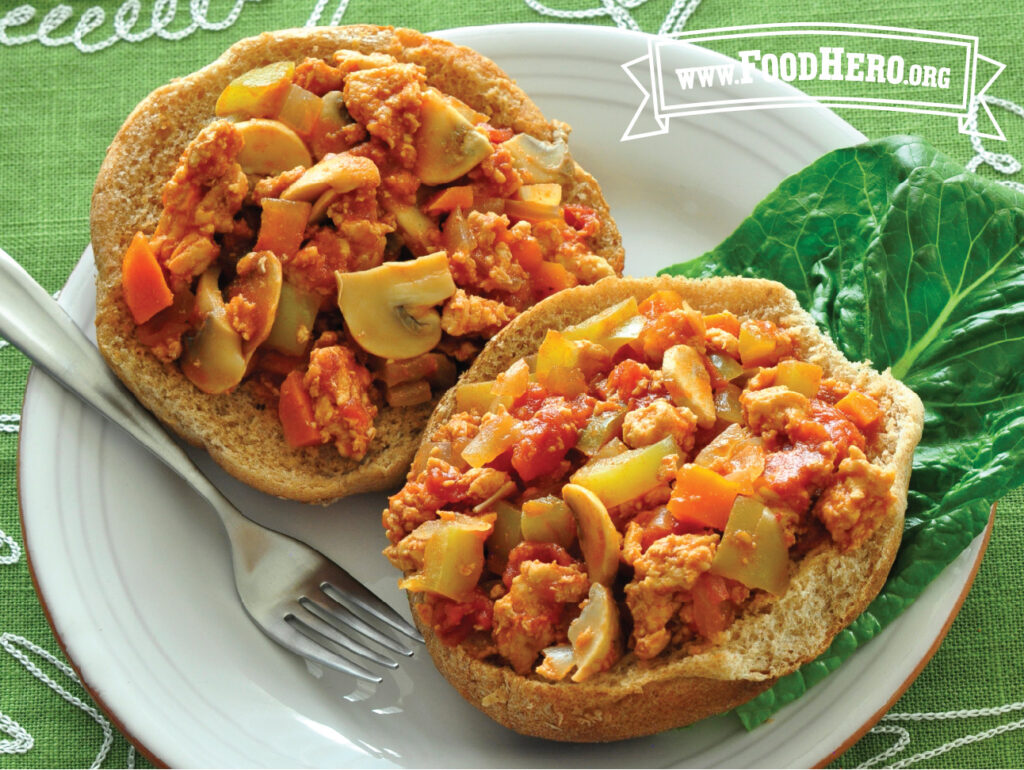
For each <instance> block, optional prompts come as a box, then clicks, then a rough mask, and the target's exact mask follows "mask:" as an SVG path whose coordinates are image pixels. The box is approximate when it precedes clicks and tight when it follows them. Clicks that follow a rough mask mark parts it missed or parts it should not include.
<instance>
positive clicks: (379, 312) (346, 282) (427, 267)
mask: <svg viewBox="0 0 1024 770" xmlns="http://www.w3.org/2000/svg"><path fill="white" fill-rule="evenodd" d="M335 277H336V278H337V280H338V307H339V308H340V309H341V314H342V316H344V318H345V324H346V325H347V326H348V330H349V333H350V334H351V335H352V338H353V339H354V340H355V341H356V343H358V344H359V346H360V347H362V348H363V349H364V350H366V351H367V352H368V353H372V354H374V355H376V356H380V357H381V358H412V357H413V356H418V355H421V354H423V353H426V352H428V351H429V350H431V349H432V348H433V347H434V346H435V345H437V343H438V342H440V340H441V315H440V313H438V312H437V310H436V309H435V308H434V305H438V304H440V303H441V302H443V301H444V300H446V299H447V298H448V297H450V296H451V295H452V294H454V293H455V282H454V281H453V280H452V275H451V272H450V271H449V270H448V255H447V254H445V252H443V251H439V252H436V253H434V254H429V255H427V256H425V257H419V258H418V259H414V260H410V261H408V262H385V263H384V264H383V265H380V266H378V267H374V268H371V269H370V270H361V271H359V272H356V273H342V272H337V273H335Z"/></svg>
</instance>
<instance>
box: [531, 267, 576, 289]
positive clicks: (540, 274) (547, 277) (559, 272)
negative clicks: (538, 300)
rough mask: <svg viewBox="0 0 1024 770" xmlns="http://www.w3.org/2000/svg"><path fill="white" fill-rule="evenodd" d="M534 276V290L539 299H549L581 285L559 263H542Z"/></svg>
mask: <svg viewBox="0 0 1024 770" xmlns="http://www.w3.org/2000/svg"><path fill="white" fill-rule="evenodd" d="M532 276H533V288H534V291H535V292H536V293H537V296H539V297H547V296H549V295H551V294H554V293H556V292H559V291H561V290H562V289H568V288H569V287H571V286H575V285H576V284H577V283H579V281H577V280H576V276H574V275H573V274H572V273H570V272H569V271H568V270H566V269H565V268H564V267H562V266H561V265H560V264H558V263H557V262H541V263H540V265H538V266H537V269H536V270H534V271H533V273H532Z"/></svg>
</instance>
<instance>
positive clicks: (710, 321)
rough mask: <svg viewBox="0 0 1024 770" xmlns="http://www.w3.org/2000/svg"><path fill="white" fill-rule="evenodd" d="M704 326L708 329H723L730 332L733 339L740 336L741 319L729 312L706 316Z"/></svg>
mask: <svg viewBox="0 0 1024 770" xmlns="http://www.w3.org/2000/svg"><path fill="white" fill-rule="evenodd" d="M704 326H705V327H706V328H708V329H721V330H722V331H726V332H729V334H731V335H732V336H733V337H739V336H740V319H738V318H737V317H736V316H734V315H733V314H732V313H730V312H729V311H728V310H726V311H725V312H723V313H711V314H710V315H706V316H704Z"/></svg>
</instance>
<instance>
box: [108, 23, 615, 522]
mask: <svg viewBox="0 0 1024 770" xmlns="http://www.w3.org/2000/svg"><path fill="white" fill-rule="evenodd" d="M340 49H349V50H354V51H357V52H359V53H365V54H369V53H374V52H377V53H385V54H390V55H391V56H394V57H395V58H396V59H398V60H399V61H402V62H410V63H414V64H418V65H421V66H422V67H424V68H425V70H426V73H427V81H428V83H429V84H430V85H433V86H435V87H437V88H438V89H439V90H441V91H442V92H444V93H447V94H450V95H453V96H456V97H458V98H459V99H461V100H462V101H464V102H466V103H467V104H469V105H470V106H471V107H473V109H475V110H477V111H478V112H481V113H483V114H485V115H487V116H488V119H489V122H490V123H491V125H493V126H495V127H496V128H502V127H508V128H512V129H513V130H515V131H516V132H525V133H529V134H532V135H534V136H536V137H538V138H540V139H545V140H550V139H551V138H552V137H553V136H554V135H555V134H556V132H563V131H565V130H566V129H567V128H568V127H567V126H565V125H564V124H560V123H557V122H553V121H549V120H547V119H546V118H545V117H544V116H543V115H542V114H541V112H540V110H539V109H538V108H537V106H536V105H534V104H533V102H532V101H530V99H529V97H527V95H526V94H525V93H523V91H522V90H521V89H519V88H518V87H517V86H516V85H515V83H514V82H513V81H512V80H511V79H510V78H509V77H508V76H507V75H506V74H505V73H504V72H502V70H501V69H499V68H498V66H497V65H495V64H494V63H493V62H492V61H490V60H489V59H486V58H485V57H483V56H481V55H480V54H477V53H475V52H474V51H471V50H470V49H468V48H465V47H462V46H457V45H453V44H451V43H448V42H445V41H441V40H437V39H434V38H430V37H427V36H425V35H422V34H420V33H418V32H415V31H412V30H407V29H391V28H383V27H375V26H365V25H363V26H347V27H333V28H331V27H319V28H313V29H294V30H284V31H280V32H270V33H265V34H262V35H259V36H257V37H253V38H249V39H246V40H242V41H240V42H238V43H236V44H235V45H233V46H232V47H231V48H229V49H228V50H227V51H226V52H225V53H224V54H223V55H222V56H221V57H220V58H219V59H217V60H216V61H215V62H213V63H212V64H210V65H208V66H207V67H204V68H203V69H201V70H199V71H198V72H196V73H194V74H192V75H188V76H187V77H183V78H180V79H178V80H174V81H172V82H171V83H169V84H167V85H165V86H163V87H161V88H159V89H157V90H156V91H154V92H153V93H152V94H150V95H149V96H148V97H147V98H146V99H145V100H143V101H142V103H140V104H139V105H138V107H136V108H135V110H134V111H133V112H132V113H131V114H130V115H129V116H128V118H127V120H126V121H125V123H124V125H123V126H122V127H121V129H120V130H119V131H118V133H117V135H116V136H115V138H114V140H113V142H112V143H111V145H110V147H109V149H108V151H107V155H106V158H105V160H104V161H103V164H102V166H101V168H100V171H99V176H98V178H97V180H96V185H95V188H94V191H93V197H92V208H91V213H90V229H91V236H92V246H93V251H94V252H95V258H96V268H97V272H98V276H97V284H96V288H97V294H96V337H97V340H98V342H99V347H100V351H101V352H102V353H103V356H104V357H105V358H106V360H107V362H108V364H109V365H110V367H111V368H112V369H113V370H114V372H115V373H116V374H117V375H118V377H120V379H121V380H122V381H123V382H124V383H125V384H126V385H127V387H128V388H129V389H130V390H131V391H132V392H133V393H134V394H135V396H136V397H137V398H138V399H139V401H141V402H142V404H143V405H145V406H146V407H147V408H148V409H149V410H151V411H152V412H153V413H154V414H155V415H156V416H157V418H158V419H160V420H161V422H163V423H164V424H165V425H167V426H168V427H170V428H171V429H173V430H174V431H175V432H176V433H178V434H179V435H180V436H181V437H182V438H184V439H185V440H187V441H188V442H190V443H192V444H195V445H199V446H202V447H205V448H206V449H207V451H209V453H210V454H211V456H212V457H213V458H214V459H215V460H216V461H217V462H218V463H219V464H220V465H221V466H223V467H224V468H225V469H226V470H227V471H228V472H229V473H231V474H232V475H234V476H236V477H237V478H239V479H241V480H242V481H244V482H246V483H247V484H250V485H251V486H253V487H256V488H257V489H260V490H262V491H264V492H267V493H270V494H273V495H277V496H280V497H287V498H290V499H294V500H300V501H304V502H311V503H327V502H330V501H332V500H335V499H337V498H340V497H343V496H345V495H350V494H354V493H358V492H366V491H371V490H380V489H385V488H387V487H389V486H391V485H393V484H395V483H397V482H399V481H400V480H401V478H402V475H403V474H404V473H405V471H406V470H407V468H408V466H409V463H410V462H411V460H412V457H413V454H414V453H415V449H416V446H417V444H418V442H419V439H420V433H421V431H422V429H423V426H424V425H425V423H426V421H427V419H428V418H429V416H430V413H431V410H432V409H433V407H434V404H433V403H426V404H421V405H417V406H412V407H405V408H391V407H388V406H386V405H384V406H382V407H381V408H380V413H379V415H378V417H377V419H376V421H375V425H376V428H377V435H376V438H374V440H373V442H372V443H371V445H370V449H369V452H368V454H367V455H366V457H365V458H364V459H363V460H362V461H354V460H351V459H347V458H343V457H341V456H340V455H339V454H338V451H337V450H336V449H335V448H334V446H333V445H330V444H328V445H324V446H321V447H314V448H306V449H299V450H293V449H291V448H289V447H288V445H287V443H286V442H285V439H284V433H283V432H282V429H281V426H280V423H279V421H278V419H277V416H276V415H275V414H273V413H271V412H268V410H267V409H266V408H265V405H264V403H263V402H262V401H261V400H260V399H259V398H258V397H256V395H255V394H254V393H253V392H252V391H251V390H250V389H249V388H248V387H247V386H246V385H245V384H244V383H243V385H242V386H240V387H239V388H238V389H236V390H235V391H234V392H231V393H229V394H225V395H219V396H211V395H207V394H205V393H202V392H200V391H199V390H198V389H197V388H196V387H194V386H193V385H192V383H191V382H189V381H188V379H186V378H185V377H184V375H182V374H181V372H180V370H179V369H178V367H177V366H176V365H165V364H162V363H160V361H158V360H157V359H156V358H155V357H154V356H152V355H151V354H150V353H149V352H148V351H147V349H146V348H145V347H144V346H142V345H141V344H140V343H139V342H138V340H137V339H136V336H135V324H134V323H133V321H132V318H131V315H130V314H129V312H128V308H127V306H126V305H125V303H124V301H123V298H122V291H121V260H122V258H123V256H124V252H125V249H126V248H127V246H128V244H129V242H130V240H131V238H132V236H133V235H134V234H135V232H136V231H138V230H142V231H143V232H147V233H151V232H152V231H153V229H154V228H155V226H156V223H157V220H158V218H159V216H160V212H161V210H162V203H161V190H162V188H163V185H164V183H165V182H166V181H167V179H169V178H170V176H171V175H172V173H173V171H174V169H175V166H176V165H177V163H178V158H179V156H180V155H181V153H182V151H183V150H184V148H185V146H186V145H187V144H188V142H189V141H191V139H192V138H193V137H194V136H195V135H196V133H197V132H198V131H199V130H200V129H201V128H202V127H203V126H204V125H205V124H206V123H207V122H208V121H209V120H211V118H212V117H213V115H214V105H215V103H216V101H217V97H218V95H219V94H220V92H221V91H222V90H223V88H224V87H225V86H226V85H227V84H228V83H229V82H230V81H231V80H233V79H234V78H235V77H237V76H238V75H240V74H242V73H244V72H246V71H247V70H249V69H252V68H254V67H258V66H262V65H265V64H267V63H270V62H274V61H280V60H285V59H291V60H294V61H301V60H302V59H303V58H305V57H307V56H309V57H323V58H329V57H330V56H331V55H332V54H333V53H334V52H335V51H337V50H340ZM564 199H565V200H566V201H567V202H572V203H579V204H582V205H586V206H590V207H591V208H594V209H595V210H596V211H597V212H598V213H599V215H600V217H601V219H602V222H603V224H604V227H603V228H602V233H601V234H600V235H599V236H598V242H597V243H596V244H595V249H594V250H595V252H596V253H598V254H599V255H601V256H603V257H605V258H606V259H607V260H608V261H609V263H610V264H611V265H612V266H613V267H614V268H615V269H616V271H617V272H620V273H621V271H622V264H623V251H622V246H621V237H620V235H619V233H618V230H617V229H616V227H615V224H614V222H613V221H612V219H611V215H610V213H609V211H608V206H607V204H606V203H605V201H604V198H603V197H602V195H601V191H600V188H599V187H598V185H597V183H596V182H595V181H594V179H593V177H591V176H590V175H589V174H587V173H586V172H585V171H584V170H583V169H581V168H580V167H579V166H578V165H577V166H576V174H575V180H574V181H573V183H571V184H570V185H568V187H567V189H565V190H564Z"/></svg>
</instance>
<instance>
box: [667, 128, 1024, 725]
mask: <svg viewBox="0 0 1024 770" xmlns="http://www.w3.org/2000/svg"><path fill="white" fill-rule="evenodd" d="M1022 245H1024V197H1022V196H1020V195H1018V194H1017V193H1015V192H1013V191H1011V190H1010V189H1008V188H1006V187H1005V186H1002V185H999V184H996V183H994V182H989V181H986V180H983V179H982V178H980V177H978V176H975V175H974V174H972V173H970V172H968V171H966V170H964V169H963V168H962V167H960V166H958V165H956V164H955V163H954V162H952V161H951V160H949V159H948V158H946V157H945V156H943V155H941V154H940V153H939V152H937V151H936V150H935V149H933V148H932V147H930V146H929V145H928V144H927V143H925V142H924V141H922V140H920V139H916V138H912V137H889V138H886V139H881V140H877V141H873V142H868V143H866V144H863V145H859V146H857V147H852V148H847V149H842V150H837V151H834V152H831V153H829V154H827V155H825V156H823V157H822V158H820V159H819V160H817V161H816V162H815V163H813V164H811V165H810V166H808V167H807V168H805V169H804V170H802V171H800V172H798V173H797V174H795V175H793V176H791V177H789V178H788V179H786V180H785V181H783V182H782V184H781V185H779V187H778V188H777V189H776V190H775V191H774V192H772V193H771V194H769V195H768V197H767V198H765V199H764V200H763V201H762V202H761V203H760V204H758V206H757V208H756V209H755V210H754V212H753V213H752V214H751V215H750V216H749V217H748V218H747V219H746V220H745V221H744V222H743V223H742V224H741V225H740V226H739V227H738V228H737V229H736V231H735V232H734V233H733V234H732V235H731V236H729V238H727V239H726V240H725V241H724V242H723V243H722V244H721V245H719V246H718V247H717V248H715V249H714V250H712V251H710V252H708V253H707V254H704V255H703V256H701V257H699V258H697V259H695V260H692V261H690V262H684V263H681V264H678V265H674V266H672V267H669V268H667V269H665V270H664V271H662V272H663V273H668V274H672V275H684V276H690V277H706V276H712V275H743V276H751V277H759V278H771V279H774V280H777V281H780V282H782V283H784V284H786V285H787V286H788V287H789V288H791V289H792V290H793V291H794V292H795V293H796V295H797V297H798V299H799V300H800V302H801V304H803V306H804V307H805V308H807V309H808V310H809V311H810V312H811V314H812V315H813V316H814V318H815V320H816V322H817V323H818V324H819V326H820V327H821V328H822V329H823V330H824V331H825V332H826V333H828V334H829V335H830V336H831V337H832V339H833V340H835V341H836V344H837V345H838V346H839V348H840V349H841V350H842V351H843V353H844V354H845V355H846V356H847V357H848V358H850V359H854V360H868V361H871V362H872V363H873V365H874V366H875V367H876V368H878V369H885V368H891V370H892V373H893V375H895V376H896V377H898V378H900V379H901V380H903V381H904V382H905V383H906V384H907V385H908V386H910V387H911V388H912V389H913V390H914V391H915V392H916V393H917V394H918V395H919V396H920V397H921V400H922V402H923V403H924V407H925V426H924V435H923V437H922V440H921V443H920V445H919V446H918V449H917V452H916V453H915V456H914V467H913V473H912V475H911V481H910V494H909V499H908V508H907V520H906V529H905V532H904V537H903V543H902V545H901V547H900V552H899V554H898V556H897V559H896V563H895V564H894V565H893V569H892V572H891V573H890V575H889V579H888V581H887V582H886V584H885V586H884V588H883V589H882V591H881V593H880V594H879V595H878V597H877V598H876V599H875V600H874V601H873V602H872V603H871V605H870V606H869V607H868V609H867V610H866V611H865V612H864V614H863V615H862V616H861V617H859V618H858V619H857V620H856V621H854V623H853V624H851V625H850V627H849V628H847V629H846V630H845V631H843V632H842V633H840V634H839V635H838V636H837V637H836V639H835V640H834V641H833V643H832V645H831V646H830V647H829V649H828V650H827V651H826V652H825V653H824V654H823V655H822V656H821V657H820V658H818V659H817V660H815V661H812V662H811V663H809V664H807V665H805V666H804V667H803V668H802V669H800V670H799V671H797V672H796V673H794V674H792V675H790V676H788V677H785V678H783V679H781V680H780V681H779V682H778V683H776V685H775V686H774V687H773V688H772V689H770V690H769V691H767V692H766V693H764V694H762V695H761V696H759V697H758V698H756V699H754V700H753V701H751V702H750V703H747V704H745V705H744V706H741V707H740V708H739V709H737V710H736V713H737V714H738V715H739V717H740V719H741V720H742V721H743V723H744V725H745V726H746V727H747V728H748V729H750V728H753V727H755V726H756V725H758V724H760V723H761V722H763V721H765V720H766V719H767V718H768V717H769V716H770V715H771V714H772V713H774V712H775V711H776V710H777V709H779V708H781V707H782V706H783V705H785V704H786V703H789V702H791V701H793V700H795V699H796V698H798V697H800V696H801V695H802V694H803V693H804V692H805V691H806V689H807V688H808V687H810V686H811V685H813V684H814V683H816V682H817V681H820V680H821V679H822V678H823V677H824V676H826V675H827V674H828V673H830V672H831V671H833V670H835V668H837V667H838V666H839V665H840V664H841V663H842V661H843V660H845V659H846V658H847V657H849V655H850V654H852V653H853V651H854V650H856V649H857V647H859V646H860V645H862V644H864V643H865V642H867V641H868V640H870V639H871V638H872V637H874V636H875V635H876V634H877V633H878V632H879V631H881V630H882V629H883V628H884V627H885V626H886V625H888V624H889V623H890V622H891V621H892V620H893V619H895V618H896V617H897V616H898V615H899V614H900V612H902V611H903V610H904V609H905V608H906V607H907V606H908V605H909V604H910V603H911V602H913V600H914V599H915V598H916V597H917V596H919V595H920V593H921V592H922V591H923V590H924V588H925V587H926V586H927V585H928V584H929V583H930V582H931V581H932V580H933V579H934V578H935V577H936V576H937V575H938V574H939V572H941V571H942V569H943V568H944V567H945V566H946V565H947V564H949V563H950V562H951V561H952V560H953V559H954V558H956V556H957V555H958V554H959V553H960V552H961V551H962V550H963V549H964V548H965V547H966V546H967V545H968V544H969V543H970V542H971V540H972V539H973V538H974V537H975V536H976V535H978V534H979V533H980V532H982V531H983V530H984V528H985V524H986V522H987V521H988V516H989V509H990V507H991V505H992V503H993V502H994V501H995V500H997V499H999V498H1000V497H1002V496H1003V495H1004V494H1006V493H1007V492H1009V491H1011V490H1012V489H1015V488H1016V487H1017V486H1019V484H1020V481H1021V479H1022V478H1024V387H1022V385H1024V382H1022V378H1024V366H1022V364H1021V362H1024V257H1022V252H1021V246H1022Z"/></svg>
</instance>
